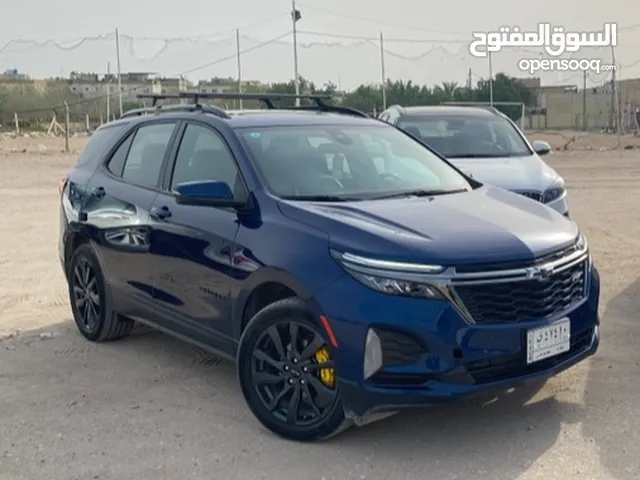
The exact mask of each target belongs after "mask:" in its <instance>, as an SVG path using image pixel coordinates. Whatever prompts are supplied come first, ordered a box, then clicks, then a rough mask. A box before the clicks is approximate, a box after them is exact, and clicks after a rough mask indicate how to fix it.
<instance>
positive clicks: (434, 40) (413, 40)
mask: <svg viewBox="0 0 640 480" xmlns="http://www.w3.org/2000/svg"><path fill="white" fill-rule="evenodd" d="M298 33H300V34H303V35H312V36H316V37H331V38H346V39H350V40H368V41H379V40H380V37H365V36H360V35H347V34H342V33H327V32H312V31H308V30H298ZM384 41H385V43H386V42H393V43H450V44H458V45H460V44H468V43H469V40H468V39H467V40H451V39H446V38H432V39H419V38H387V37H385V38H384Z"/></svg>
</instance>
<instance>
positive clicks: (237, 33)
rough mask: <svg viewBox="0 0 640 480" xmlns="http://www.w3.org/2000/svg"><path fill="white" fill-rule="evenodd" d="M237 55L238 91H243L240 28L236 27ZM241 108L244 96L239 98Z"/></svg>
mask: <svg viewBox="0 0 640 480" xmlns="http://www.w3.org/2000/svg"><path fill="white" fill-rule="evenodd" d="M236 56H237V59H238V93H242V67H241V65H240V29H239V28H236ZM239 104H240V110H242V98H240V99H239Z"/></svg>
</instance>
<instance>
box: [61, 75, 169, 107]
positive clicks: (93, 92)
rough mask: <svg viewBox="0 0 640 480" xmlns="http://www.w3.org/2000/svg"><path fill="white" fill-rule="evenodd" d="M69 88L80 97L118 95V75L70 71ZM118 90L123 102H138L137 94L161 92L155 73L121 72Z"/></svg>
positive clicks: (90, 97)
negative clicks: (120, 92)
mask: <svg viewBox="0 0 640 480" xmlns="http://www.w3.org/2000/svg"><path fill="white" fill-rule="evenodd" d="M69 89H70V90H71V92H72V93H73V94H75V95H77V96H79V97H81V98H86V99H92V98H102V97H106V96H107V95H112V96H114V97H116V96H118V93H119V92H118V77H117V75H114V74H106V75H102V76H100V75H99V74H97V73H82V72H71V75H69ZM120 91H122V99H123V101H125V102H138V101H139V99H138V97H137V95H138V94H144V93H161V91H162V87H161V84H160V82H159V80H158V77H157V75H156V74H153V73H137V72H132V73H123V74H121V75H120Z"/></svg>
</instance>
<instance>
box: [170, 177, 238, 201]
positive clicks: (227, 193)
mask: <svg viewBox="0 0 640 480" xmlns="http://www.w3.org/2000/svg"><path fill="white" fill-rule="evenodd" d="M173 194H174V195H175V197H176V202H177V203H178V205H194V206H201V207H232V208H240V207H244V206H245V204H246V203H245V202H241V201H238V200H235V199H234V198H233V192H232V191H231V187H230V186H229V185H228V184H227V183H226V182H220V181H218V180H205V181H202V182H200V181H195V182H185V183H181V184H180V185H178V186H176V187H175V188H174V189H173Z"/></svg>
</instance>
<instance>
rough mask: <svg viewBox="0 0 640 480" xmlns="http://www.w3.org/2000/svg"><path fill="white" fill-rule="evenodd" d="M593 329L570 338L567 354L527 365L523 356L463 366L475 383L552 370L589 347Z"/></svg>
mask: <svg viewBox="0 0 640 480" xmlns="http://www.w3.org/2000/svg"><path fill="white" fill-rule="evenodd" d="M593 332H594V328H593V327H590V328H587V329H585V330H583V331H581V332H578V333H576V334H574V335H572V336H571V347H570V349H569V351H568V352H565V353H562V354H560V355H556V356H555V357H551V358H547V359H545V360H541V361H539V362H536V363H532V364H529V365H527V363H526V360H525V355H524V353H523V354H520V355H512V356H507V357H498V358H494V359H491V360H479V361H474V362H469V363H467V364H466V365H465V367H466V369H467V371H468V372H469V374H470V375H471V377H472V378H473V380H474V381H475V382H476V383H477V384H480V383H489V382H498V381H500V380H506V379H509V378H513V377H516V376H522V375H530V374H532V373H537V372H541V371H543V370H547V369H549V368H553V367H554V366H556V365H557V364H559V363H561V362H563V361H565V360H566V359H568V358H571V357H573V356H574V355H577V354H579V353H580V352H582V351H584V350H586V349H587V348H589V347H590V346H591V342H592V340H593Z"/></svg>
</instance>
